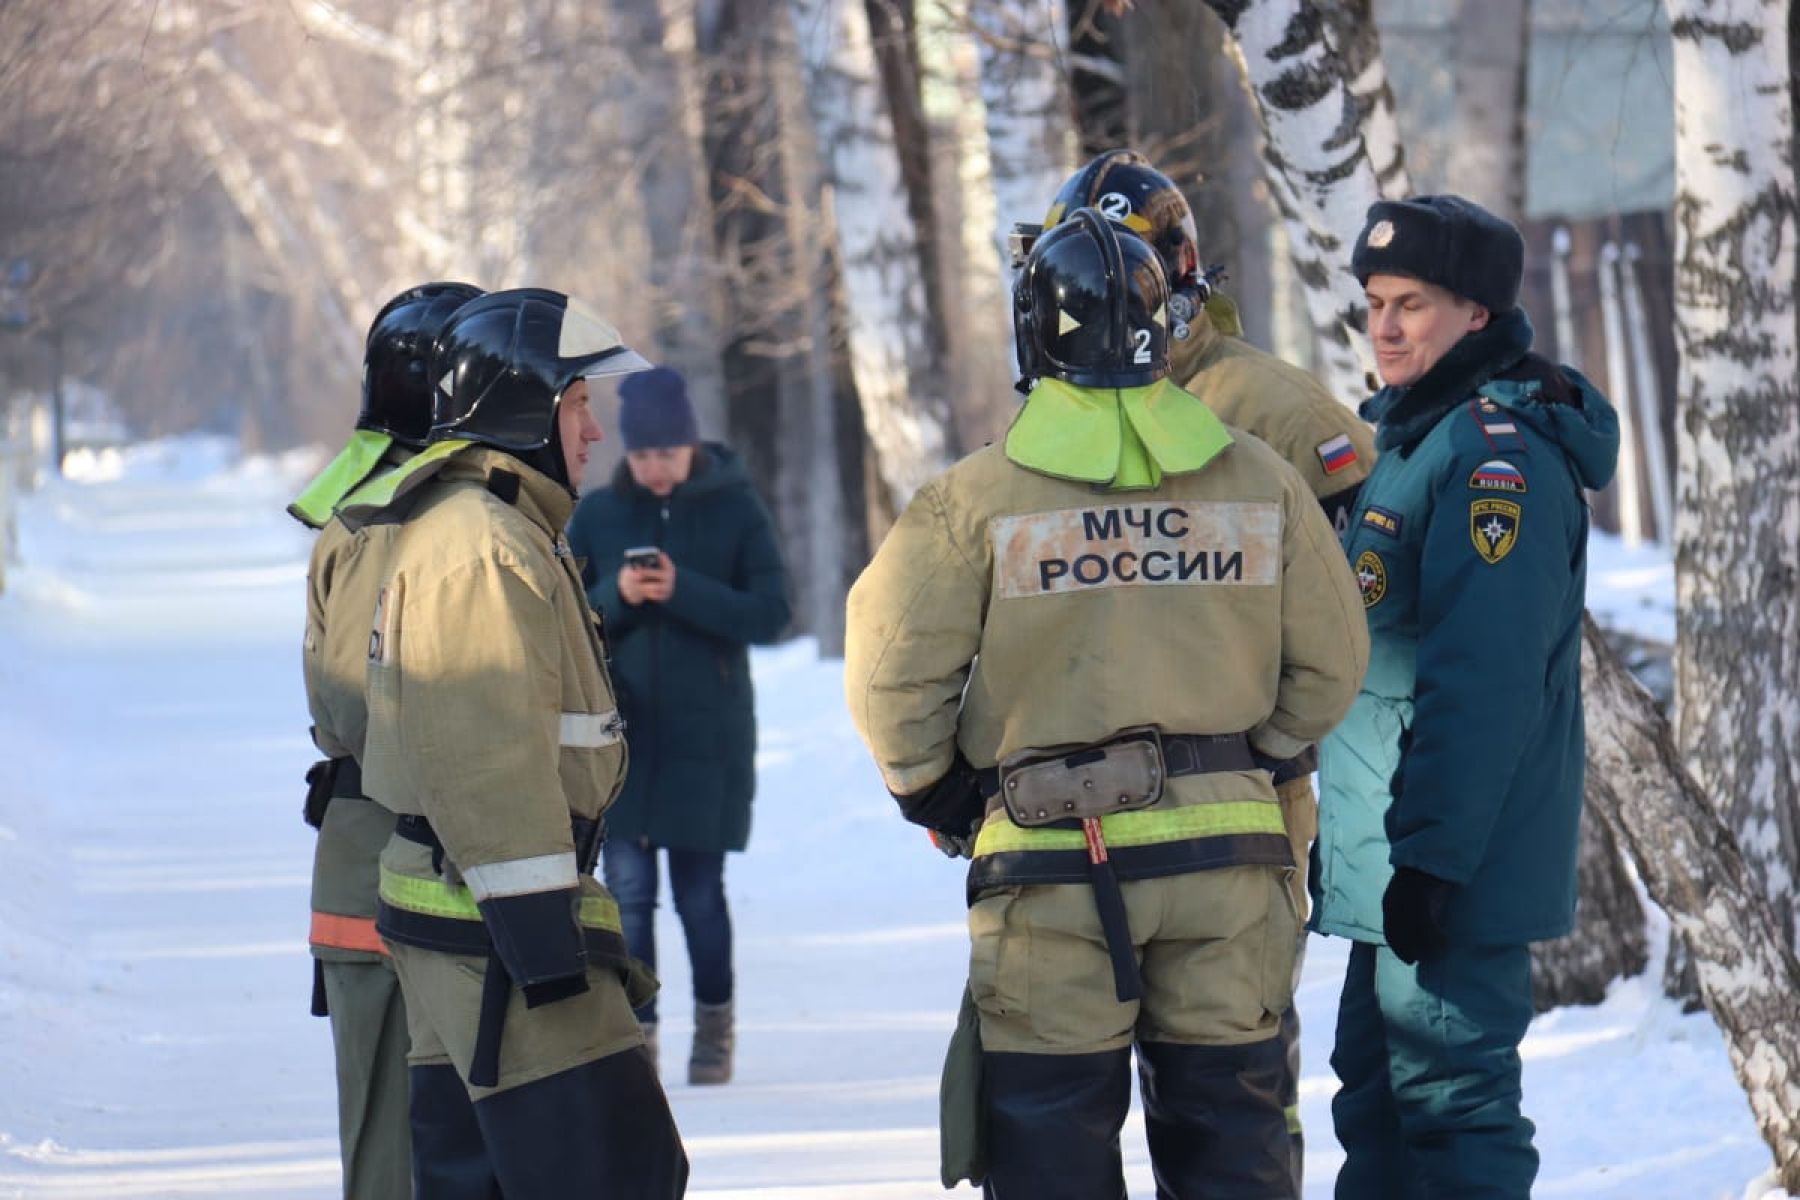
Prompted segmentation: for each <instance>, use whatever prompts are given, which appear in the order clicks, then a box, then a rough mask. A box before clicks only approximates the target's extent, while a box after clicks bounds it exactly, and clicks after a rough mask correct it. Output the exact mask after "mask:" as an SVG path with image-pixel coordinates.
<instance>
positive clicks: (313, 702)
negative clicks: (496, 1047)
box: [288, 283, 481, 1200]
mask: <svg viewBox="0 0 1800 1200" xmlns="http://www.w3.org/2000/svg"><path fill="white" fill-rule="evenodd" d="M479 295H481V290H480V289H479V288H473V287H470V286H469V285H468V284H463V283H431V284H425V285H424V286H422V287H416V288H411V289H409V290H407V291H405V292H402V293H400V294H399V295H398V296H395V297H394V298H393V299H392V300H390V301H388V302H387V304H386V305H385V306H383V307H382V309H381V311H380V312H379V313H378V314H376V317H375V320H374V322H373V323H372V324H371V325H370V326H369V336H368V340H367V343H366V346H365V349H364V352H363V400H362V413H361V415H360V416H358V417H357V421H356V432H355V433H354V434H353V435H352V436H351V439H350V442H349V444H348V445H346V446H345V447H344V449H343V451H342V452H340V453H339V454H338V456H337V457H336V458H335V459H333V460H332V462H331V463H330V464H329V465H328V466H327V467H326V468H325V470H324V471H322V472H320V474H319V476H318V478H316V479H314V480H313V481H312V483H311V484H309V485H308V486H307V488H306V490H305V491H304V492H302V493H301V495H300V497H299V498H298V499H297V500H295V501H294V503H293V504H291V505H289V506H288V511H289V512H290V513H292V514H293V515H294V516H295V517H296V518H298V519H299V520H300V521H302V522H303V523H305V524H306V525H308V526H309V527H311V528H313V529H317V530H319V531H320V532H319V538H318V541H317V542H315V543H314V545H313V553H312V560H311V563H310V564H309V566H308V568H307V574H306V639H305V643H304V652H303V656H302V662H303V666H304V671H305V679H306V703H307V708H308V709H309V710H310V712H311V714H312V721H313V727H312V734H313V741H314V743H316V744H317V745H318V747H319V750H320V751H321V752H322V753H324V754H325V755H326V756H327V758H326V759H325V761H323V762H321V763H319V764H317V765H316V766H315V767H314V768H313V770H312V771H311V772H310V773H309V774H308V777H307V778H308V782H309V784H310V787H309V789H308V793H307V804H306V819H307V821H308V822H309V823H310V824H311V825H312V826H313V827H314V828H316V829H317V830H318V831H319V838H318V842H317V844H316V845H315V846H314V850H313V877H312V929H311V934H310V936H309V939H308V940H309V942H310V944H311V948H312V954H313V1013H314V1015H316V1016H326V1015H329V1016H330V1018H331V1041H332V1047H333V1049H334V1051H335V1057H336V1061H337V1087H338V1148H339V1155H340V1157H341V1159H342V1162H343V1172H344V1195H345V1197H346V1198H347V1200H406V1198H407V1197H410V1196H411V1195H412V1148H411V1141H410V1138H409V1136H408V1133H407V1079H406V1050H407V1039H406V1007H405V1004H404V1002H403V1001H402V1000H401V997H400V985H399V982H398V980H397V979H396V978H395V976H394V968H393V965H392V964H391V963H390V962H389V961H388V955H387V951H386V950H385V949H384V948H383V946H382V944H381V938H380V936H379V935H378V934H377V933H376V932H375V864H376V860H377V859H378V858H379V857H380V855H381V848H382V847H383V846H385V845H387V841H388V838H389V836H391V835H392V834H393V832H394V817H393V814H392V813H390V812H388V811H387V810H386V809H384V808H381V807H379V806H378V805H374V804H371V803H369V801H368V799H367V798H366V797H365V796H364V795H363V793H362V770H361V767H360V765H359V763H358V760H359V758H360V757H361V755H362V750H363V733H364V729H365V727H366V725H367V723H368V714H367V711H366V710H365V708H364V704H363V675H364V670H365V663H366V661H367V658H368V653H367V651H368V630H369V620H370V617H371V615H372V614H373V613H374V611H375V592H376V590H377V588H378V587H379V585H380V581H381V577H382V574H383V570H384V555H383V552H382V549H381V548H380V547H379V545H378V544H372V543H371V539H370V538H369V537H368V536H367V534H366V533H360V534H353V533H352V532H351V531H350V530H349V528H348V527H347V526H345V525H344V523H343V522H342V521H336V520H333V519H332V510H333V508H334V507H335V506H336V505H337V503H338V502H339V501H340V500H341V499H342V498H343V497H344V496H345V495H346V494H347V493H348V492H350V491H351V490H352V489H353V488H355V487H357V486H358V485H360V484H361V483H363V482H364V481H366V480H367V479H368V478H369V477H370V476H371V475H376V474H380V473H382V472H385V471H389V470H392V469H393V468H395V467H397V466H399V465H400V464H401V463H403V462H405V461H406V460H407V459H409V458H411V457H412V456H413V454H414V453H416V452H417V451H418V450H419V449H420V448H421V447H423V446H424V444H425V435H426V433H427V431H428V430H429V428H430V426H431V384H430V381H429V379H428V374H429V371H430V366H431V348H432V339H434V338H435V337H436V336H437V334H438V331H439V330H440V329H442V328H443V324H444V321H445V320H446V319H447V318H448V317H449V315H450V314H451V313H452V312H453V311H455V309H456V308H457V307H458V306H459V305H461V304H463V303H464V302H465V301H468V300H473V299H474V298H475V297H477V296H479ZM378 542H379V539H376V543H378Z"/></svg>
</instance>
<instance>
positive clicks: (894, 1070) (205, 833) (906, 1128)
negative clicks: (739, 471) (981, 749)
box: [0, 440, 1783, 1200]
mask: <svg viewBox="0 0 1800 1200" xmlns="http://www.w3.org/2000/svg"><path fill="white" fill-rule="evenodd" d="M307 465H309V464H308V462H307V461H306V460H304V459H303V458H294V459H288V460H284V461H280V462H270V461H253V462H250V463H246V464H235V463H234V462H233V461H232V455H231V453H230V448H229V447H228V446H226V445H224V444H221V443H217V442H207V441H197V440H187V441H180V442H173V443H163V444H159V445H156V446H150V447H142V448H137V449H134V450H133V451H131V452H129V453H127V454H126V455H125V456H123V457H117V456H106V457H101V458H96V459H92V460H89V461H86V462H84V463H82V464H80V471H79V472H78V474H80V475H81V479H80V480H79V481H75V482H65V483H59V484H54V485H51V486H49V487H46V488H45V489H43V490H41V491H39V492H38V493H36V494H34V495H32V496H30V497H28V498H26V499H25V500H24V502H23V503H22V506H21V513H20V521H21V540H22V553H23V557H24V560H25V561H24V564H23V565H21V566H16V567H14V568H12V569H11V570H9V571H8V573H7V581H6V582H7V591H6V593H5V594H4V595H3V596H0V714H3V715H0V763H3V764H4V767H3V768H0V772H3V776H0V777H3V779H4V782H0V1080H4V1084H3V1085H0V1195H6V1196H49V1197H78V1196H87V1197H101V1196H104V1197H148V1196H250V1195H257V1196H292V1197H328V1196H332V1195H335V1194H336V1189H337V1178H338V1170H337V1157H336V1148H335V1141H334V1119H335V1118H334V1113H335V1109H334V1101H333V1085H332V1073H331V1054H330V1044H329V1037H328V1034H327V1031H326V1026H325V1023H324V1022H323V1021H319V1020H315V1019H313V1018H312V1017H310V1016H308V1015H307V1002H308V996H309V980H310V968H309V964H308V961H307V957H306V950H305V944H304V939H305V931H306V924H307V877H308V864H309V861H310V852H311V843H312V834H311V831H310V830H308V829H307V828H306V827H305V826H303V825H302V824H301V822H300V816H299V813H300V800H301V792H302V786H301V779H300V777H301V774H302V772H303V771H304V770H305V768H306V766H307V764H308V763H309V762H310V761H311V759H312V753H311V748H310V745H309V742H308V740H307V736H306V723H307V722H306V710H305V706H304V703H303V701H302V698H301V694H300V673H299V632H300V626H301V621H302V604H303V602H302V595H301V590H302V578H303V575H304V570H305V554H306V551H307V546H308V539H307V535H305V533H304V532H303V531H302V530H301V529H300V528H299V527H298V526H297V525H295V524H294V522H292V521H291V520H290V519H289V518H288V517H286V516H285V515H284V514H283V513H282V506H283V504H284V503H285V502H286V501H287V499H288V498H289V497H290V494H291V492H292V491H293V489H294V488H295V487H296V486H297V484H298V482H299V473H300V472H301V471H303V470H304V468H305V467H306V466H307ZM1594 573H1595V580H1594V582H1595V589H1596V593H1597V594H1598V593H1602V592H1604V593H1605V596H1606V602H1605V605H1604V607H1605V608H1606V609H1607V611H1609V612H1618V613H1623V614H1630V615H1629V616H1628V617H1627V620H1630V621H1631V622H1632V623H1633V624H1634V625H1637V624H1638V623H1639V622H1640V621H1642V622H1645V623H1646V627H1645V628H1644V632H1646V633H1650V632H1652V627H1649V626H1648V622H1650V621H1653V620H1659V619H1661V616H1660V615H1659V614H1666V613H1667V611H1668V609H1669V601H1668V597H1667V589H1668V569H1667V563H1666V560H1663V559H1660V558H1659V557H1658V556H1657V555H1656V554H1654V553H1653V552H1643V553H1638V554H1627V553H1626V552H1624V551H1623V550H1622V548H1619V547H1616V546H1613V545H1611V544H1607V545H1605V546H1597V547H1596V551H1595V572H1594ZM1646 596H1647V597H1648V598H1649V602H1648V604H1647V605H1646V604H1645V603H1644V602H1643V601H1644V598H1645V597H1646ZM839 669H840V668H839V664H838V663H836V662H831V661H819V660H818V658H817V656H816V653H815V650H814V648H813V647H812V646H811V645H810V644H809V643H806V642H796V643H793V644H790V645H787V646H784V647H781V648H779V649H775V650H772V651H768V652H765V653H761V654H759V655H758V656H757V658H756V676H757V684H758V688H759V703H760V707H761V716H762V720H761V723H762V741H761V751H760V754H759V758H758V761H759V767H760V771H761V784H760V792H759V799H758V802H757V809H758V815H757V828H756V834H755V838H754V841H753V844H752V848H751V850H750V852H749V853H748V854H746V855H743V856H739V857H735V858H733V859H732V860H731V866H730V870H729V886H730V889H731V899H732V904H733V910H734V917H735V921H736V925H737V929H738V933H739V942H738V978H739V1005H740V1012H741V1014H742V1015H741V1021H742V1030H741V1049H740V1059H739V1064H738V1079H737V1081H736V1082H734V1083H733V1084H731V1085H730V1086H729V1087H726V1088H719V1089H692V1088H688V1087H686V1086H684V1085H683V1084H682V1083H681V1082H680V1076H681V1071H680V1068H681V1066H682V1063H683V1061H684V1060H685V1050H686V1040H687V1036H688V1033H689V1031H690V1028H691V1026H690V1025H689V1023H688V1012H689V1004H688V1002H687V1001H686V1000H685V999H684V997H685V996H686V994H687V988H688V978H687V974H686V968H685V963H684V962H683V956H682V954H681V953H680V951H679V949H678V946H679V931H678V928H677V927H676V926H675V925H674V919H673V916H672V914H665V915H664V925H663V927H662V928H661V930H660V933H659V936H660V937H661V938H662V939H663V940H664V945H665V947H666V948H667V950H666V952H665V953H664V955H663V960H664V966H665V973H666V980H665V984H666V991H665V996H666V997H668V998H669V999H668V1000H667V1001H666V1009H665V1018H664V1019H665V1024H664V1033H663V1037H664V1056H665V1061H666V1063H667V1064H668V1065H669V1066H670V1067H671V1068H672V1069H671V1071H670V1075H671V1078H670V1079H669V1081H668V1082H669V1085H670V1095H671V1099H672V1101H673V1104H674V1107H675V1111H676V1114H677V1116H678V1118H679V1120H680V1123H681V1127H682V1131H683V1133H684V1135H685V1137H686V1140H687V1145H688V1150H689V1153H690V1155H691V1157H692V1159H693V1166H694V1174H693V1187H692V1189H691V1192H690V1194H692V1195H695V1196H700V1197H708V1198H712V1200H725V1198H728V1197H729V1198H751V1197H754V1198H757V1200H763V1198H768V1197H796V1198H800V1197H818V1198H821V1200H822V1198H827V1197H829V1198H831V1200H902V1198H907V1200H910V1198H918V1200H926V1198H929V1197H932V1196H936V1195H941V1194H942V1192H941V1190H940V1189H939V1187H938V1185H937V1182H936V1174H937V1170H936V1144H937V1134H936V1118H937V1069H938V1066H939V1063H940V1061H941V1057H942V1053H943V1047H944V1043H945V1040H946V1038H947V1037H948V1034H949V1030H950V1026H951V1024H952V1021H953V1017H954V1008H955V1002H956V999H957V996H958V994H959V993H960V990H961V987H962V978H963V972H964V968H965V948H964V933H963V924H962V883H961V875H962V872H961V869H960V867H959V866H958V865H956V864H953V863H951V862H949V861H947V860H945V859H944V858H942V857H940V856H939V855H938V854H936V853H935V852H933V851H932V850H931V849H930V847H929V846H928V845H927V844H926V842H925V839H924V836H923V834H921V833H920V832H919V831H917V830H915V829H913V828H911V827H910V826H907V825H905V824H903V823H902V822H901V821H900V820H899V819H898V817H897V816H896V814H895V813H894V812H893V810H892V804H891V802H890V801H889V800H888V797H887V795H886V793H885V792H884V791H883V790H882V788H881V786H880V783H879V782H878V780H877V778H876V775H875V773H874V771H873V769H872V768H871V767H870V765H869V764H868V762H867V760H866V758H865V756H864V754H863V752H862V749H861V746H860V744H859V743H858V742H857V739H856V737H855V734H854V733H853V732H852V731H851V728H850V724H849V721H848V719H847V718H846V716H845V714H844V711H843V705H842V703H841V701H840V692H839ZM1344 960H1345V943H1343V942H1341V941H1337V940H1320V939H1315V940H1314V942H1313V945H1312V948H1311V951H1310V954H1309V957H1308V960H1307V973H1306V979H1305V982H1304V986H1303V988H1302V990H1301V992H1300V997H1299V1003H1300V1007H1301V1012H1302V1014H1303V1018H1304V1021H1305V1035H1304V1036H1305V1063H1306V1075H1305V1080H1304V1084H1303V1091H1302V1111H1303V1116H1304V1119H1305V1122H1306V1126H1307V1129H1308V1131H1309V1134H1310V1141H1309V1149H1308V1159H1307V1166H1308V1177H1309V1182H1308V1186H1307V1196H1308V1197H1309V1198H1312V1200H1318V1198H1322V1197H1325V1196H1328V1195H1329V1194H1330V1190H1331V1178H1332V1175H1333V1173H1334V1171H1335V1169H1336V1167H1337V1165H1338V1163H1339V1162H1340V1161H1341V1154H1340V1152H1339V1151H1338V1149H1337V1147H1336V1145H1335V1143H1334V1142H1333V1140H1332V1137H1331V1118H1330V1108H1329V1105H1330V1097H1331V1093H1332V1090H1333V1081H1332V1077H1331V1072H1330V1068H1329V1066H1328V1065H1327V1056H1328V1054H1329V1052H1330V1044H1331V1030H1332V1024H1333V1020H1334V1015H1335V1013H1334V1010H1335V1007H1336V998H1337V991H1338V984H1339V979H1340V977H1341V974H1342V971H1343V965H1344ZM1651 978H1654V975H1653V976H1652V977H1651ZM1525 1057H1526V1067H1525V1089H1526V1104H1527V1109H1528V1111H1529V1112H1530V1114H1531V1115H1532V1116H1533V1117H1534V1119H1535V1120H1536V1121H1537V1124H1538V1144H1539V1147H1540V1149H1541V1150H1542V1153H1543V1172H1542V1175H1541V1177H1540V1182H1539V1186H1538V1189H1537V1195H1539V1196H1542V1197H1574V1198H1581V1200H1590V1198H1594V1200H1614V1198H1616V1200H1627V1198H1629V1200H1745V1198H1748V1200H1768V1198H1775V1200H1779V1198H1780V1197H1781V1196H1782V1195H1783V1193H1781V1192H1779V1191H1771V1190H1770V1187H1771V1185H1770V1184H1769V1182H1768V1177H1767V1173H1768V1169H1769V1156H1768V1153H1767V1151H1766V1150H1765V1149H1764V1148H1763V1146H1762V1144H1761V1142H1760V1141H1759V1140H1758V1138H1757V1135H1756V1130H1755V1128H1754V1126H1753V1125H1752V1122H1751V1118H1750V1113H1749V1109H1748V1106H1747V1105H1746V1103H1745V1101H1744V1099H1743V1097H1742V1095H1741V1094H1740V1093H1739V1091H1738V1089H1737V1086H1736V1084H1735V1082H1734V1080H1733V1078H1732V1074H1731V1070H1730V1067H1729V1065H1728V1063H1727V1061H1726V1054H1725V1049H1724V1046H1723V1044H1722V1042H1721V1039H1720V1036H1719V1034H1718V1032H1717V1031H1716V1030H1715V1028H1714V1027H1713V1025H1712V1023H1711V1021H1710V1019H1709V1018H1708V1017H1707V1016H1706V1015H1705V1014H1698V1015H1693V1016H1682V1015H1681V1014H1680V1013H1679V1011H1678V1010H1677V1009H1676V1008H1675V1007H1674V1006H1672V1005H1670V1004H1669V1003H1667V1002H1666V1001H1664V1000H1662V999H1661V998H1660V996H1659V995H1658V994H1657V989H1656V988H1655V987H1654V986H1652V985H1651V984H1650V983H1649V982H1647V981H1645V980H1634V981H1629V982H1625V983H1621V984H1619V985H1617V986H1616V987H1615V988H1614V989H1613V993H1612V995H1611V997H1610V998H1609V999H1608V1000H1607V1002H1606V1003H1605V1004H1603V1005H1601V1006H1599V1007H1597V1008H1591V1009H1567V1010H1562V1011H1559V1012H1555V1013H1552V1014H1549V1015H1548V1016H1545V1017H1543V1018H1542V1019H1540V1020H1538V1021H1537V1022H1536V1023H1535V1024H1534V1025H1533V1026H1532V1029H1531V1033H1530V1036H1529V1037H1528V1039H1527V1040H1526V1043H1525ZM1126 1146H1127V1163H1128V1171H1129V1177H1130V1182H1131V1187H1132V1194H1133V1195H1134V1196H1137V1197H1149V1196H1151V1195H1152V1194H1153V1187H1152V1184H1151V1180H1150V1172H1149V1167H1148V1162H1147V1159H1146V1156H1145V1153H1144V1150H1143V1141H1142V1126H1141V1123H1140V1122H1139V1121H1138V1119H1137V1118H1136V1117H1134V1118H1133V1121H1132V1123H1131V1125H1130V1126H1128V1127H1127V1130H1126ZM959 1194H965V1195H966V1194H968V1193H967V1192H966V1191H965V1192H962V1193H959Z"/></svg>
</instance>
